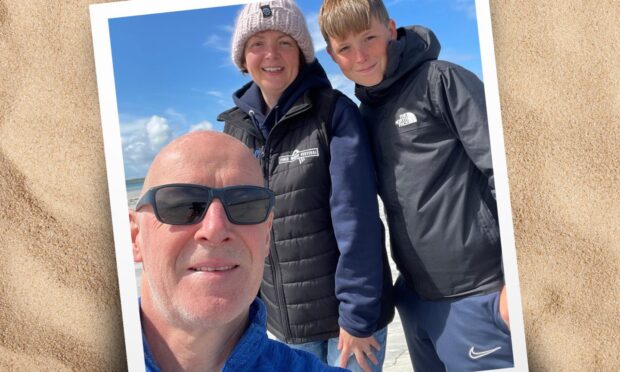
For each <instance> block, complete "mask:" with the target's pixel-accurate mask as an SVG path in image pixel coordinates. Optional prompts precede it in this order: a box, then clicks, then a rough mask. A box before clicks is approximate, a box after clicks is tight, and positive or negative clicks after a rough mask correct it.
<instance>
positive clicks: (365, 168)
mask: <svg viewBox="0 0 620 372" xmlns="http://www.w3.org/2000/svg"><path fill="white" fill-rule="evenodd" d="M232 59H233V62H234V63H235V65H236V66H237V67H239V69H240V70H241V71H242V72H244V73H248V74H249V75H250V77H251V78H252V81H251V82H249V83H248V84H246V85H245V86H243V87H242V88H241V89H239V90H238V91H237V92H235V93H234V95H233V99H234V102H235V104H236V107H234V108H232V109H230V110H228V111H226V112H224V113H222V114H221V115H220V116H219V117H218V120H221V121H224V122H225V128H224V131H225V132H226V133H228V134H231V135H233V136H234V137H237V138H238V139H240V140H241V141H242V142H244V143H245V144H246V145H247V146H249V147H250V148H251V149H253V150H254V154H255V156H256V157H257V158H258V159H259V161H260V163H261V166H262V168H263V174H264V177H265V183H266V186H267V187H269V188H271V189H272V190H273V191H274V192H275V193H276V207H275V219H274V224H273V231H272V234H271V249H270V254H269V257H268V259H267V260H266V262H265V265H266V267H265V275H264V277H263V282H262V285H261V290H260V297H261V298H262V299H263V301H264V302H265V304H266V306H267V313H268V321H267V324H268V328H269V330H270V332H271V333H272V334H274V335H275V336H276V337H277V338H278V339H280V340H282V341H284V342H286V343H288V344H290V345H291V346H293V347H295V348H300V349H303V350H307V351H310V352H312V353H314V354H316V355H317V356H318V357H319V358H321V359H322V360H323V361H325V362H326V363H328V364H330V365H341V366H346V367H347V368H349V369H352V370H362V369H364V370H370V369H369V367H372V368H373V369H375V370H380V369H381V366H382V363H383V358H384V355H385V339H386V333H387V324H388V323H389V322H390V321H391V319H392V318H393V315H394V309H393V305H392V301H391V285H392V281H391V276H390V271H389V266H388V264H387V256H386V254H385V249H384V247H383V240H382V239H383V238H382V225H381V222H380V219H379V214H378V208H377V198H376V186H375V178H374V177H375V176H374V173H373V169H372V163H371V162H372V160H371V159H372V158H371V154H370V152H369V151H370V150H369V147H368V144H367V139H366V137H365V132H364V131H363V127H362V122H361V118H360V115H359V112H358V110H357V107H356V106H355V105H354V104H353V102H351V101H350V100H349V99H348V98H346V97H345V96H343V95H341V94H340V93H338V92H336V91H334V90H333V89H332V88H331V85H330V83H329V80H328V79H327V76H326V74H325V71H324V70H323V68H322V67H321V65H320V64H319V62H318V61H317V60H316V59H315V57H314V49H313V46H312V40H311V38H310V35H309V33H308V29H307V27H306V24H305V21H304V18H303V15H302V14H301V12H300V10H299V9H298V8H297V6H296V5H295V4H294V3H293V2H292V1H289V0H277V1H275V0H274V1H263V2H260V3H253V4H248V5H246V6H245V7H244V8H243V9H242V10H241V12H240V14H239V17H238V18H237V21H236V26H235V32H234V35H233V41H232ZM382 262H383V266H382ZM341 352H342V354H343V355H346V356H347V358H343V359H344V360H342V361H340V360H339V356H340V353H341ZM351 353H353V354H354V357H353V358H348V357H349V355H351Z"/></svg>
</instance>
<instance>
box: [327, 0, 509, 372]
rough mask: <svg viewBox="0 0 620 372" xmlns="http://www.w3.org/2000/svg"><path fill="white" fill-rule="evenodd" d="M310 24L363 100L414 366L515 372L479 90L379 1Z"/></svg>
mask: <svg viewBox="0 0 620 372" xmlns="http://www.w3.org/2000/svg"><path fill="white" fill-rule="evenodd" d="M319 24H320V27H321V32H322V34H323V37H324V38H325V40H326V42H327V44H328V48H327V50H328V52H329V54H330V56H331V57H332V59H333V60H334V61H335V62H336V63H337V64H338V66H339V67H340V69H341V70H342V72H343V73H344V75H345V76H347V77H348V78H349V79H350V80H353V81H354V82H355V83H356V86H355V95H356V96H357V97H358V98H359V100H360V101H361V106H360V110H361V112H362V117H363V119H364V122H365V124H366V127H367V130H368V133H369V138H370V141H371V143H372V148H373V153H374V158H375V166H376V170H377V176H378V183H379V185H378V190H379V194H380V196H381V199H382V200H383V203H384V205H385V209H386V215H387V219H388V225H389V229H390V235H391V245H392V256H393V257H394V260H395V262H396V264H397V266H398V269H399V271H400V276H399V278H398V280H397V282H396V284H395V286H396V288H395V299H396V305H397V309H398V311H399V314H400V316H401V320H402V322H403V327H404V330H405V335H406V339H407V345H408V348H409V353H410V357H411V361H412V364H413V367H414V369H415V370H416V371H417V370H420V371H441V370H486V369H495V368H504V367H510V366H512V365H513V360H512V345H511V340H510V332H509V329H508V312H507V305H506V300H505V293H504V292H505V291H504V287H503V274H502V266H501V265H502V261H501V255H502V252H501V246H500V241H499V228H498V223H497V205H496V201H495V189H494V183H493V169H492V164H491V150H490V144H489V133H488V126H487V117H486V108H485V99H484V89H483V85H482V83H481V82H480V80H479V79H478V78H477V77H476V76H475V75H474V74H473V73H471V72H470V71H467V70H465V69H464V68H462V67H460V66H457V65H454V64H452V63H449V62H444V61H438V60H437V57H438V55H439V50H440V45H439V42H438V40H437V38H436V37H435V35H434V34H433V33H432V32H431V31H430V30H428V29H426V28H424V27H420V26H414V27H407V28H399V29H396V25H395V23H394V21H393V20H391V19H390V18H389V16H388V14H387V11H386V9H385V6H384V5H383V3H382V2H381V0H325V1H324V3H323V5H322V7H321V12H320V16H319Z"/></svg>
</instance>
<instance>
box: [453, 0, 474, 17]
mask: <svg viewBox="0 0 620 372" xmlns="http://www.w3.org/2000/svg"><path fill="white" fill-rule="evenodd" d="M452 8H453V9H454V10H456V11H459V12H463V13H465V15H466V16H467V18H469V19H473V20H475V19H476V4H475V2H474V0H456V2H455V4H454V5H452Z"/></svg>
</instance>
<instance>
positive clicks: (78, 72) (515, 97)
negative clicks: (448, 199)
mask: <svg viewBox="0 0 620 372" xmlns="http://www.w3.org/2000/svg"><path fill="white" fill-rule="evenodd" d="M90 3H92V1H77V0H67V1H62V2H51V1H36V0H35V1H22V0H0V370H32V369H43V370H48V369H49V370H115V371H116V370H123V369H125V368H126V367H125V353H124V345H123V336H122V325H121V317H120V302H119V299H118V284H117V277H116V264H115V259H114V250H113V240H112V224H111V219H110V209H109V201H108V196H107V195H108V192H107V183H106V173H105V162H104V155H103V154H104V152H103V142H102V134H101V127H100V121H99V106H98V99H97V85H96V80H95V64H94V58H93V48H92V39H91V33H90V22H89V14H88V4H90ZM491 11H492V22H493V28H494V40H495V48H496V58H497V69H498V75H499V84H500V96H501V104H502V114H503V124H504V131H505V143H506V151H507V159H508V171H509V179H510V188H511V199H512V205H513V214H514V222H515V233H516V246H517V256H518V263H519V274H520V281H521V293H522V301H523V306H524V318H525V325H526V337H527V343H528V355H529V363H530V367H531V369H532V370H533V371H556V370H561V371H581V370H597V371H615V370H618V369H620V353H618V350H620V314H619V309H620V272H619V269H620V243H619V242H620V226H619V225H620V223H619V221H620V196H619V194H620V193H619V191H618V190H620V171H619V170H618V169H619V167H620V161H619V160H620V146H619V145H618V144H619V140H620V24H619V23H618V22H617V20H618V18H620V1H615V0H607V1H590V2H588V1H580V0H568V1H562V2H540V1H536V0H523V1H510V0H501V1H499V0H498V1H491Z"/></svg>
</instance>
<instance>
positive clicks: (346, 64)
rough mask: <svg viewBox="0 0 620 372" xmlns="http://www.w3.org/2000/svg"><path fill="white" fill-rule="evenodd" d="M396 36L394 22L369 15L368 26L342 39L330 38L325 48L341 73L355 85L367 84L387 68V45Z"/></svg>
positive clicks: (373, 83) (372, 82)
mask: <svg viewBox="0 0 620 372" xmlns="http://www.w3.org/2000/svg"><path fill="white" fill-rule="evenodd" d="M394 39H396V25H395V23H394V21H393V20H390V21H389V23H388V25H387V27H386V25H384V24H382V23H381V22H379V21H378V20H377V19H375V17H372V21H371V23H370V28H369V29H368V30H366V31H363V32H360V33H358V34H350V35H349V36H347V37H346V38H344V39H336V38H333V37H330V38H329V48H327V51H328V53H329V55H330V56H331V57H332V59H333V60H334V62H336V63H337V64H338V66H340V69H341V70H342V73H343V74H344V75H345V76H346V77H347V78H349V79H350V80H353V81H354V82H355V83H356V84H359V85H363V86H366V87H370V86H373V85H377V84H379V83H380V82H381V81H382V80H383V74H384V73H385V69H386V67H387V46H388V43H389V42H390V40H394Z"/></svg>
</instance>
